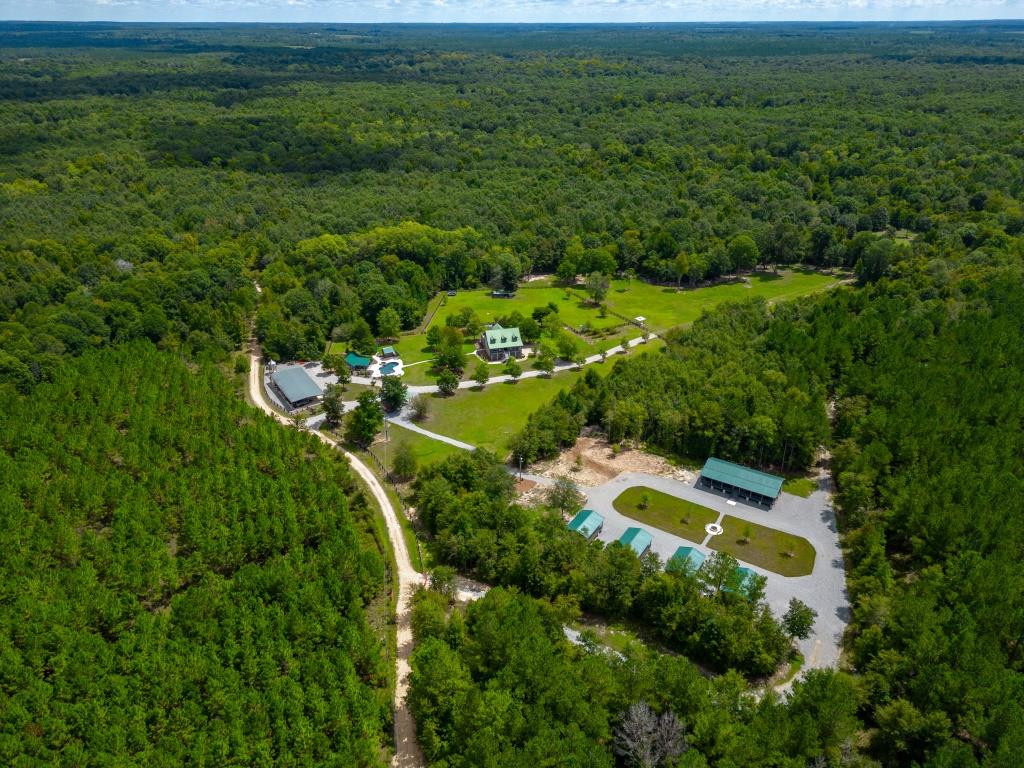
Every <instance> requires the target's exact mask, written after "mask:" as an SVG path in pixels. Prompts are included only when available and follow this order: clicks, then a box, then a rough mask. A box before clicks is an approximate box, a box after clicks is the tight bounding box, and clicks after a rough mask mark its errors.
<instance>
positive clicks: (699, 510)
mask: <svg viewBox="0 0 1024 768" xmlns="http://www.w3.org/2000/svg"><path fill="white" fill-rule="evenodd" d="M644 495H646V496H647V500H648V504H647V508H646V509H641V508H640V506H639V505H640V503H641V499H642V498H643V496H644ZM612 505H613V506H614V507H615V509H616V510H617V511H618V512H619V513H620V514H623V515H625V516H626V517H629V518H632V519H633V520H636V521H637V522H640V523H645V524H647V525H651V526H654V527H655V528H660V529H661V530H663V531H667V532H668V533H671V534H674V535H676V536H679V537H681V538H684V539H686V540H687V541H692V542H695V543H697V544H700V543H701V542H702V541H704V538H705V537H706V536H707V533H706V532H705V531H704V526H705V525H707V524H708V523H713V522H714V521H715V520H717V519H718V513H717V512H715V511H714V510H711V509H708V508H707V507H702V506H701V505H700V504H694V503H693V502H692V501H687V500H686V499H680V498H679V497H677V496H671V495H669V494H667V493H662V492H661V491H656V490H654V489H653V488H645V487H643V486H635V487H633V488H627V489H626V490H625V491H623V492H622V493H620V494H619V495H618V497H617V498H616V499H615V501H613V502H612Z"/></svg>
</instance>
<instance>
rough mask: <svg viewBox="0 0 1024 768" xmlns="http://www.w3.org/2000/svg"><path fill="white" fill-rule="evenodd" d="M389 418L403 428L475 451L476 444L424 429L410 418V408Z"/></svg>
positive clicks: (388, 418)
mask: <svg viewBox="0 0 1024 768" xmlns="http://www.w3.org/2000/svg"><path fill="white" fill-rule="evenodd" d="M387 420H388V421H390V422H391V423H392V424H397V425H398V426H400V427H402V428H403V429H408V430H409V431H410V432H416V433H418V434H420V435H423V436H424V437H429V438H430V439H432V440H437V441H438V442H441V443H447V444H448V445H452V446H455V447H456V448H461V449H462V450H464V451H475V450H476V446H475V445H470V444H469V443H464V442H462V441H461V440H456V439H455V438H454V437H448V436H447V435H439V434H438V433H437V432H431V431H430V430H428V429H424V428H423V427H421V426H420V425H419V424H417V423H416V422H414V421H413V420H412V419H410V418H409V408H408V407H406V408H403V409H402V410H401V411H400V412H399V413H397V414H395V415H394V416H388V417H387Z"/></svg>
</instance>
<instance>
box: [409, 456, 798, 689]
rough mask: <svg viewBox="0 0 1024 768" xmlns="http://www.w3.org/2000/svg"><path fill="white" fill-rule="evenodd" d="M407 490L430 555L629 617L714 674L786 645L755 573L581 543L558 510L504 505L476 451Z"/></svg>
mask: <svg viewBox="0 0 1024 768" xmlns="http://www.w3.org/2000/svg"><path fill="white" fill-rule="evenodd" d="M415 489H416V509H417V513H418V515H419V518H420V521H421V522H422V524H423V525H424V526H425V527H426V529H427V530H428V531H429V533H430V535H431V537H432V539H433V541H432V543H431V546H432V549H433V551H434V553H435V555H436V556H437V557H438V558H439V559H440V560H441V561H442V562H444V563H447V564H448V565H451V566H453V567H455V568H457V569H459V570H460V571H462V572H465V573H468V574H471V575H472V576H474V577H476V578H478V579H481V580H482V581H485V582H487V583H488V584H497V585H504V586H514V587H517V588H519V589H521V590H523V591H524V592H527V593H528V594H531V595H534V596H537V597H546V598H549V599H557V598H567V599H569V600H570V601H575V602H576V603H577V604H578V605H580V606H582V607H583V608H584V609H585V610H588V611H592V612H595V613H598V614H601V615H603V616H606V617H609V618H624V617H631V618H636V619H639V620H640V621H642V622H644V623H646V624H648V625H649V626H650V627H652V629H653V631H654V633H655V634H656V635H657V636H658V637H659V638H660V639H661V640H662V641H664V642H665V644H666V645H668V646H670V647H672V648H675V649H678V650H680V651H682V652H684V653H686V654H687V655H688V656H690V657H691V658H694V659H697V660H699V661H701V662H702V663H704V664H706V665H707V666H709V667H711V668H714V669H717V670H721V671H725V670H727V669H735V670H739V671H740V672H742V673H743V674H744V675H747V676H751V677H765V676H768V675H771V674H772V673H774V672H775V670H776V669H777V668H778V667H779V665H780V664H781V663H782V662H783V661H784V660H785V659H786V658H787V657H788V656H789V654H790V652H791V650H792V643H791V641H790V638H789V637H787V636H786V634H785V633H784V631H783V629H782V627H781V626H780V625H779V623H778V622H777V621H776V620H775V619H774V618H773V617H772V615H771V612H770V610H769V609H768V607H767V604H766V603H764V601H763V597H764V584H763V580H762V579H754V580H752V581H751V582H750V583H749V584H745V585H739V584H735V583H734V580H733V572H734V570H735V567H736V562H735V561H734V560H732V559H731V558H721V562H720V563H719V562H718V561H716V563H717V567H707V568H704V569H702V570H701V571H700V573H699V574H694V573H692V572H688V571H686V570H678V569H669V570H668V571H665V570H662V568H661V564H660V563H659V562H658V558H657V556H655V555H653V554H648V555H646V556H644V557H643V558H640V557H637V556H636V554H635V553H634V552H633V550H631V549H629V548H628V547H624V546H622V545H620V544H618V543H613V544H611V545H609V546H604V545H603V544H601V543H600V542H590V543H588V542H587V541H585V540H584V539H583V537H581V536H580V535H579V534H576V533H573V532H571V531H569V530H568V529H567V528H566V525H565V520H564V519H563V518H562V516H561V514H559V513H557V512H554V511H553V510H550V509H544V508H539V509H531V508H525V507H521V506H519V505H517V504H514V503H512V497H513V494H512V479H511V476H510V475H509V474H508V472H506V471H505V468H504V467H503V466H502V464H501V463H500V462H499V461H498V460H497V459H496V458H495V457H494V456H493V455H490V454H488V453H487V452H486V451H476V452H474V453H472V454H466V453H459V454H456V455H454V456H451V457H449V458H448V459H446V460H445V461H444V462H441V463H438V464H435V465H432V466H430V467H428V468H426V469H424V470H423V471H421V472H420V474H419V476H418V477H417V479H416V482H415ZM708 594H710V596H707V595H708Z"/></svg>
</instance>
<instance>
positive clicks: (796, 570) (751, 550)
mask: <svg viewBox="0 0 1024 768" xmlns="http://www.w3.org/2000/svg"><path fill="white" fill-rule="evenodd" d="M722 527H723V528H724V529H725V531H724V532H723V533H722V535H721V536H712V537H711V541H709V542H708V546H710V547H711V548H712V549H717V550H718V551H720V552H727V553H729V554H730V555H732V556H733V557H735V558H736V559H737V560H741V561H742V562H745V563H750V564H751V565H756V566H758V567H760V568H764V569H765V570H768V571H772V572H773V573H778V574H779V575H781V576H807V575H809V574H810V573H811V571H813V570H814V557H815V552H814V547H812V546H811V543H810V542H809V541H808V540H807V539H805V538H803V537H802V536H794V535H793V534H791V533H783V532H782V531H777V530H775V529H774V528H768V527H766V526H763V525H758V524H757V523H751V522H748V521H746V520H742V519H740V518H738V517H733V516H732V515H726V516H725V518H724V519H723V520H722ZM744 539H746V543H741V542H743V541H744Z"/></svg>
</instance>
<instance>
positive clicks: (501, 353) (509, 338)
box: [480, 323, 523, 362]
mask: <svg viewBox="0 0 1024 768" xmlns="http://www.w3.org/2000/svg"><path fill="white" fill-rule="evenodd" d="M480 347H481V349H482V350H483V353H484V354H485V355H487V359H488V360H490V361H491V362H495V361H497V360H505V359H507V358H509V357H522V355H523V335H522V334H521V333H519V329H518V328H502V327H501V326H500V325H499V324H498V323H494V324H493V325H492V326H490V327H489V328H487V330H485V331H484V332H483V333H481V334H480Z"/></svg>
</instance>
